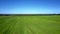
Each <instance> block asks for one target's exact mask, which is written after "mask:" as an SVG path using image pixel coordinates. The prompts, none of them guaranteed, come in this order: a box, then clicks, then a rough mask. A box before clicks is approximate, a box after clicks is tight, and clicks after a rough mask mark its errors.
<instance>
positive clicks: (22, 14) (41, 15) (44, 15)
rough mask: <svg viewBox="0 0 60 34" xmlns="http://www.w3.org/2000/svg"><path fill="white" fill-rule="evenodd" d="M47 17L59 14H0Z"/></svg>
mask: <svg viewBox="0 0 60 34" xmlns="http://www.w3.org/2000/svg"><path fill="white" fill-rule="evenodd" d="M49 15H60V14H0V16H49Z"/></svg>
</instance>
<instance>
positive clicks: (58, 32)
mask: <svg viewBox="0 0 60 34" xmlns="http://www.w3.org/2000/svg"><path fill="white" fill-rule="evenodd" d="M0 34H60V16H0Z"/></svg>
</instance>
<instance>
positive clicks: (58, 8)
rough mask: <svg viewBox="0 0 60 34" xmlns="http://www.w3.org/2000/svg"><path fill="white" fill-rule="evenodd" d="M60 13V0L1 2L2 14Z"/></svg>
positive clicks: (1, 0) (8, 0) (7, 0)
mask: <svg viewBox="0 0 60 34" xmlns="http://www.w3.org/2000/svg"><path fill="white" fill-rule="evenodd" d="M53 13H60V0H0V14H53Z"/></svg>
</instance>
